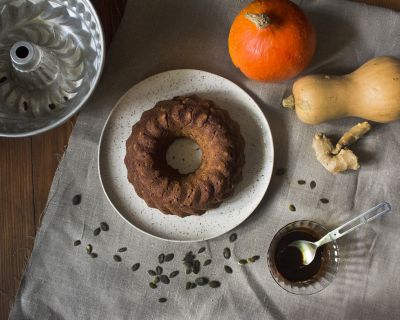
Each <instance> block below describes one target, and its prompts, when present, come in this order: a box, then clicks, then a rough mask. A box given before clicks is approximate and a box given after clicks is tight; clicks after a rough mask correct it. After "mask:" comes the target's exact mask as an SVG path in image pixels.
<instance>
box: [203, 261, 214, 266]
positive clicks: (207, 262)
mask: <svg viewBox="0 0 400 320" xmlns="http://www.w3.org/2000/svg"><path fill="white" fill-rule="evenodd" d="M211 262H212V260H211V259H207V260H206V261H204V263H203V266H208V265H209V264H210V263H211Z"/></svg>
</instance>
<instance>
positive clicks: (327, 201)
mask: <svg viewBox="0 0 400 320" xmlns="http://www.w3.org/2000/svg"><path fill="white" fill-rule="evenodd" d="M319 201H321V202H322V203H325V204H326V203H329V200H328V199H326V198H322V199H320V200H319Z"/></svg>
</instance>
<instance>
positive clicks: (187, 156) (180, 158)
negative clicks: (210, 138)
mask: <svg viewBox="0 0 400 320" xmlns="http://www.w3.org/2000/svg"><path fill="white" fill-rule="evenodd" d="M201 156H202V152H201V149H200V147H199V145H198V144H197V143H196V142H194V141H193V140H192V139H188V138H180V139H176V140H175V141H174V142H172V143H171V145H170V146H169V147H168V150H167V155H166V160H167V163H168V165H169V166H171V167H172V168H174V169H176V170H178V171H179V173H180V174H189V173H192V172H195V171H196V170H197V169H198V168H199V167H200V164H201Z"/></svg>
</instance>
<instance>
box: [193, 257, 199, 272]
mask: <svg viewBox="0 0 400 320" xmlns="http://www.w3.org/2000/svg"><path fill="white" fill-rule="evenodd" d="M192 269H193V270H192V271H193V273H194V274H198V273H199V272H200V261H199V260H194V261H193V268H192Z"/></svg>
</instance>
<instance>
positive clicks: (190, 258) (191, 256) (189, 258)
mask: <svg viewBox="0 0 400 320" xmlns="http://www.w3.org/2000/svg"><path fill="white" fill-rule="evenodd" d="M195 258H196V256H195V255H194V254H193V252H192V251H189V252H187V253H186V254H185V257H184V258H183V260H182V261H184V262H192V261H193V260H194V259H195Z"/></svg>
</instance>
